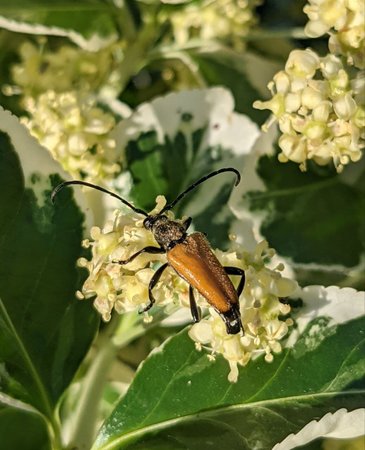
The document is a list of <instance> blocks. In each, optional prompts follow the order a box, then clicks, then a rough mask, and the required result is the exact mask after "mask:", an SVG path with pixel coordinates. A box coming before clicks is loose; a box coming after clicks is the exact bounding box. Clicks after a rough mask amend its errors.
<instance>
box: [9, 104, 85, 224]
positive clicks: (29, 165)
mask: <svg viewBox="0 0 365 450" xmlns="http://www.w3.org/2000/svg"><path fill="white" fill-rule="evenodd" d="M0 131H2V132H4V133H6V134H7V135H8V136H9V138H10V140H11V143H12V145H13V147H14V149H15V151H16V152H17V154H18V156H19V159H20V162H21V168H22V171H23V175H24V186H25V188H29V189H32V190H33V192H34V195H35V197H36V200H37V204H38V206H39V207H42V206H44V195H43V192H44V191H45V190H46V189H51V188H52V186H51V182H50V175H53V174H59V175H60V177H61V178H63V179H64V180H68V179H69V175H68V174H67V173H66V172H65V171H64V170H63V169H62V168H61V166H60V165H59V164H58V163H57V162H56V161H55V160H54V159H53V158H52V156H51V155H50V154H49V152H48V150H47V149H46V148H45V147H43V146H41V145H40V144H39V143H38V142H37V140H36V139H35V138H34V137H33V136H31V135H30V133H29V131H28V129H27V128H26V127H25V126H24V125H22V124H21V123H20V121H19V119H18V118H17V117H16V116H14V115H13V114H12V113H11V112H10V111H8V110H5V109H4V108H3V107H2V106H0ZM33 175H41V180H40V181H38V182H37V183H32V181H31V179H32V176H33ZM74 195H75V199H76V202H77V204H78V205H79V207H80V209H81V210H82V211H83V213H84V214H85V227H86V229H89V228H90V227H91V226H92V214H91V210H90V208H89V207H88V205H87V203H86V201H85V198H84V196H83V195H82V193H81V192H80V190H75V191H74Z"/></svg>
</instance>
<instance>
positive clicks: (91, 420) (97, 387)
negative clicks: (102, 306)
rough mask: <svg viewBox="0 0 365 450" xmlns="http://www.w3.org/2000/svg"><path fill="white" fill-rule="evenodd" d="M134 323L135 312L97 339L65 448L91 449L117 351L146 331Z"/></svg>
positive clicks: (125, 316)
mask: <svg viewBox="0 0 365 450" xmlns="http://www.w3.org/2000/svg"><path fill="white" fill-rule="evenodd" d="M138 322H141V318H140V317H138V315H137V314H136V313H135V312H133V313H131V314H125V315H123V316H122V318H121V319H119V320H115V321H114V323H112V324H111V326H109V327H108V329H107V332H106V333H104V334H103V335H101V337H100V339H99V342H98V347H99V351H98V353H97V355H96V357H95V358H94V360H93V361H92V363H91V365H90V367H89V369H88V371H87V374H86V376H85V378H84V380H83V381H82V387H81V393H80V396H79V399H78V404H77V408H76V411H75V413H74V418H73V426H72V431H71V437H70V439H69V442H68V443H67V445H68V447H69V448H77V449H78V450H89V449H90V448H91V445H92V442H93V440H94V435H95V431H96V429H95V428H96V422H97V418H98V413H99V405H100V401H101V398H102V395H103V390H104V387H105V383H106V381H107V378H108V374H109V369H110V366H111V365H112V363H113V362H114V360H115V357H116V355H117V353H118V350H119V349H120V348H121V347H124V346H126V345H128V344H129V343H130V342H131V341H132V340H134V339H135V338H136V337H138V336H140V335H142V334H143V333H144V332H145V331H146V330H145V327H144V326H143V325H142V323H139V324H138Z"/></svg>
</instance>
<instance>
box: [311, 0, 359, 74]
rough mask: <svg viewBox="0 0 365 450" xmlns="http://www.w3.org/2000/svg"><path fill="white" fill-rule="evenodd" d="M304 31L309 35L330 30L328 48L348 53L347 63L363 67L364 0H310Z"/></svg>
mask: <svg viewBox="0 0 365 450" xmlns="http://www.w3.org/2000/svg"><path fill="white" fill-rule="evenodd" d="M304 12H305V13H306V14H307V15H308V17H309V22H308V23H307V25H306V27H305V32H306V34H307V35H308V36H310V37H318V36H322V35H323V34H325V33H329V35H330V39H329V49H330V51H331V52H332V53H334V54H336V55H344V56H347V60H348V62H349V64H354V65H355V66H357V67H359V68H361V69H363V68H365V3H364V1H363V0H309V4H308V5H306V6H305V7H304Z"/></svg>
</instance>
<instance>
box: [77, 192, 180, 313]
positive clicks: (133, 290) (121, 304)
mask: <svg viewBox="0 0 365 450" xmlns="http://www.w3.org/2000/svg"><path fill="white" fill-rule="evenodd" d="M165 204H166V200H165V198H164V197H161V196H159V197H157V206H156V208H155V209H154V210H153V211H152V214H156V213H158V212H159V211H161V209H162V208H163V206H164V205H165ZM170 214H172V213H170ZM172 217H173V216H172V215H171V218H172ZM91 238H92V241H91V242H90V241H88V240H86V241H84V246H85V247H89V246H91V247H92V259H91V261H87V260H86V259H84V258H81V259H80V260H79V265H80V266H82V267H86V268H87V269H88V271H89V277H88V278H87V280H86V281H85V283H84V286H83V288H82V291H81V292H79V293H78V297H79V298H90V297H95V296H96V298H95V300H94V306H95V308H96V309H97V311H98V312H99V313H100V314H101V316H102V318H103V320H105V321H109V320H110V318H111V313H112V310H113V309H115V311H116V312H117V313H118V314H122V313H124V312H128V311H133V310H135V309H143V307H145V306H147V304H148V303H149V297H148V285H149V282H150V280H151V278H152V276H153V274H154V272H155V269H156V266H157V265H158V264H159V263H164V262H166V261H167V260H166V256H165V255H164V254H162V255H152V254H148V253H143V254H141V255H140V256H138V257H137V258H136V259H134V260H133V261H131V262H130V263H128V264H125V265H120V264H117V263H115V262H113V261H116V260H117V261H119V260H125V259H128V258H129V257H130V256H131V255H133V254H135V253H136V252H137V251H139V250H141V249H142V248H144V247H147V246H154V247H158V244H157V242H156V241H155V239H154V237H153V234H152V233H151V232H150V231H148V230H146V229H145V228H144V227H143V218H142V219H141V218H140V217H138V216H136V214H135V213H126V214H125V213H122V212H121V211H120V210H116V211H115V212H114V217H113V219H112V220H109V221H108V222H107V223H106V224H105V226H104V228H103V229H102V230H101V229H100V228H98V227H93V228H92V229H91ZM153 294H154V297H155V298H156V302H157V304H158V305H160V306H164V305H166V304H169V303H176V302H178V303H177V304H178V305H185V306H187V305H188V304H189V298H188V286H187V285H186V283H185V282H184V281H182V280H181V279H180V278H179V277H178V276H177V275H176V274H175V272H174V271H173V270H172V269H167V270H165V271H164V273H163V275H162V276H161V279H160V281H159V283H157V285H156V287H155V288H154V290H153ZM146 320H149V315H148V313H146Z"/></svg>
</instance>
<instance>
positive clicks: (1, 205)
mask: <svg viewBox="0 0 365 450" xmlns="http://www.w3.org/2000/svg"><path fill="white" fill-rule="evenodd" d="M63 178H64V174H63V172H61V171H60V169H59V166H58V165H57V163H56V162H55V161H53V160H52V158H51V157H50V156H49V154H48V152H47V151H46V150H45V149H43V148H41V147H40V146H39V145H38V144H37V143H36V141H35V140H34V139H33V138H31V137H30V136H29V134H28V132H27V131H26V129H25V128H24V127H23V126H22V125H20V124H19V122H18V120H17V119H16V118H15V117H14V116H11V115H10V113H8V112H6V111H4V110H2V109H0V210H1V211H0V236H1V238H0V258H1V261H2V264H1V266H0V367H1V371H0V386H1V390H2V392H4V393H5V394H6V395H8V396H10V397H13V398H16V399H20V400H22V401H23V402H25V403H26V404H29V405H32V406H33V407H34V408H36V409H37V410H38V411H40V412H41V413H42V414H43V415H44V416H45V417H47V418H48V419H49V420H50V421H51V422H52V420H53V410H54V407H55V405H56V403H57V401H58V399H59V397H60V395H61V394H62V393H63V391H64V390H65V388H66V387H67V386H68V385H69V383H70V381H71V379H72V378H73V376H74V375H75V372H76V370H77V369H78V367H79V365H80V362H81V360H82V359H83V357H84V355H85V354H86V352H87V350H88V348H89V346H90V344H91V341H92V339H93V336H94V334H95V331H96V327H97V324H98V321H97V318H96V314H95V313H94V312H93V311H92V309H91V308H90V305H88V304H87V303H82V302H79V301H77V300H76V298H75V291H76V290H77V289H78V288H79V286H80V284H81V279H80V278H81V274H80V272H79V270H78V269H77V268H76V260H77V258H78V257H79V256H80V253H81V240H82V237H83V227H84V221H85V217H84V216H83V214H82V213H81V210H80V206H79V205H78V204H76V203H75V200H74V199H73V198H72V195H71V194H72V193H71V191H69V190H67V192H64V193H62V194H60V196H59V198H57V201H56V203H55V205H52V203H51V200H50V193H51V191H52V188H53V187H55V186H56V185H57V184H58V183H59V182H60V181H61V180H62V179H63Z"/></svg>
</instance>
